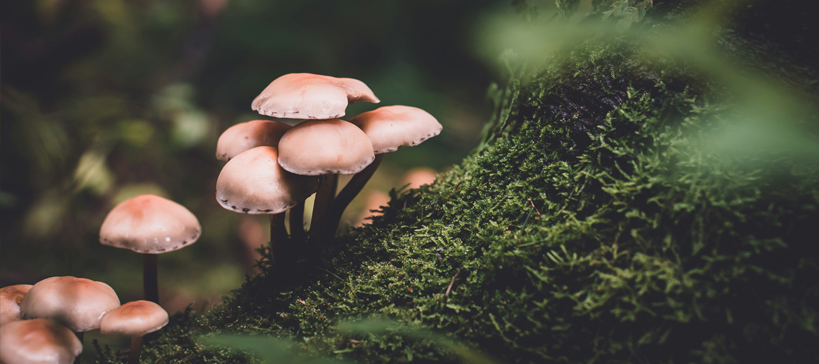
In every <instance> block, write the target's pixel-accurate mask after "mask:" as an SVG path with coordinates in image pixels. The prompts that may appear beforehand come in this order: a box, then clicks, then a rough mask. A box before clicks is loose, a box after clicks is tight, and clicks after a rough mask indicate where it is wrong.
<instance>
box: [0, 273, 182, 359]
mask: <svg viewBox="0 0 819 364" xmlns="http://www.w3.org/2000/svg"><path fill="white" fill-rule="evenodd" d="M135 307H136V308H135ZM0 317H2V321H1V322H0V363H5V364H23V363H25V364H31V363H66V364H67V363H71V362H73V361H74V360H75V358H76V357H77V356H79V355H80V353H82V339H83V333H85V332H86V331H90V330H96V329H101V331H102V333H103V334H109V333H121V334H126V335H130V336H132V344H131V350H130V354H129V355H130V358H129V363H138V362H139V352H140V348H141V343H142V335H144V334H146V333H149V332H153V331H156V330H158V329H160V328H162V327H163V326H165V324H167V323H168V313H167V312H165V310H163V309H162V308H161V307H159V305H157V304H155V303H151V302H146V301H137V302H129V303H126V304H125V305H122V306H120V301H119V297H118V296H117V294H116V292H114V290H113V289H112V288H111V287H110V286H109V285H107V284H105V283H103V282H96V281H92V280H90V279H85V278H76V277H51V278H46V279H44V280H42V281H40V282H37V284H35V285H33V286H31V285H16V286H9V287H4V288H2V289H0Z"/></svg>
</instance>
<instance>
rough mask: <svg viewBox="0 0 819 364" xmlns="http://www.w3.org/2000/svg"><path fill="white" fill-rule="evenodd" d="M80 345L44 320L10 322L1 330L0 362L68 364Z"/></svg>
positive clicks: (12, 363) (51, 322) (7, 363)
mask: <svg viewBox="0 0 819 364" xmlns="http://www.w3.org/2000/svg"><path fill="white" fill-rule="evenodd" d="M80 353H82V343H81V342H80V340H79V339H77V337H76V336H75V335H74V333H72V332H71V330H69V329H68V328H67V327H65V326H62V325H60V324H58V323H56V322H54V321H51V320H46V319H33V320H22V321H14V322H10V323H8V324H7V325H3V326H2V327H0V362H2V363H5V364H55V363H58V364H69V363H71V362H73V361H74V358H76V357H77V356H78V355H80Z"/></svg>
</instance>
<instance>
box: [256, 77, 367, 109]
mask: <svg viewBox="0 0 819 364" xmlns="http://www.w3.org/2000/svg"><path fill="white" fill-rule="evenodd" d="M359 101H365V102H373V103H378V102H380V101H379V100H378V98H377V97H375V94H373V92H372V90H370V88H369V87H367V85H365V84H364V82H361V81H359V80H356V79H352V78H336V77H330V76H322V75H315V74H312V73H290V74H286V75H284V76H281V77H279V78H277V79H275V80H273V82H271V83H270V85H268V86H267V88H265V89H264V91H262V93H261V94H259V96H257V97H256V99H255V100H253V103H252V104H251V108H252V109H253V110H256V111H258V112H259V114H262V115H268V116H273V117H277V118H289V119H332V118H340V117H342V116H344V112H345V110H346V109H347V105H348V104H354V103H356V102H359Z"/></svg>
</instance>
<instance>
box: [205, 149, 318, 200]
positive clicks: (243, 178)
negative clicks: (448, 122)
mask: <svg viewBox="0 0 819 364" xmlns="http://www.w3.org/2000/svg"><path fill="white" fill-rule="evenodd" d="M278 158H279V152H278V150H277V149H276V148H275V147H256V148H253V149H251V150H248V151H246V152H244V153H241V154H239V155H237V156H236V157H234V158H233V159H231V160H230V162H227V164H225V166H224V167H223V168H222V172H220V173H219V178H218V179H217V180H216V200H217V201H218V202H219V204H220V205H222V207H224V208H225V209H227V210H232V211H235V212H242V213H246V214H254V215H255V214H278V213H281V212H284V211H287V210H289V209H290V208H291V207H293V206H295V205H296V204H298V203H299V202H301V201H303V200H304V199H306V198H307V197H309V196H310V195H312V194H313V193H314V192H316V190H318V183H319V179H318V178H317V177H310V176H299V175H296V174H292V173H290V172H288V171H286V170H284V169H283V168H282V167H281V166H280V165H279V162H278Z"/></svg>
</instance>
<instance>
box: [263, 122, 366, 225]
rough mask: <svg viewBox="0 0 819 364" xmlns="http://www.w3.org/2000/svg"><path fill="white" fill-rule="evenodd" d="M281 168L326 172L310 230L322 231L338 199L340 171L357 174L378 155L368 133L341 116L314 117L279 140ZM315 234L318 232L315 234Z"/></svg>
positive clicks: (298, 171)
mask: <svg viewBox="0 0 819 364" xmlns="http://www.w3.org/2000/svg"><path fill="white" fill-rule="evenodd" d="M279 147H280V150H281V152H280V153H279V164H281V166H282V168H284V169H286V170H288V171H290V172H293V173H296V174H301V175H310V176H316V175H325V176H326V177H325V180H324V183H323V185H322V187H320V190H319V193H318V194H317V195H316V200H315V204H314V207H313V208H314V214H313V221H312V222H311V224H310V226H311V230H313V231H323V230H324V226H325V221H329V220H326V217H325V216H326V212H327V211H328V208H329V206H330V205H331V204H332V202H333V201H334V200H335V192H336V191H335V186H336V185H337V178H338V177H337V175H338V174H356V173H359V172H361V171H362V170H364V169H365V168H367V166H368V165H370V164H371V163H372V162H373V160H374V159H375V158H376V157H375V154H374V152H373V146H372V143H371V142H370V139H369V138H367V135H366V134H364V132H362V131H361V129H359V128H357V127H356V126H355V125H353V124H350V123H349V122H347V121H344V120H340V119H330V120H311V121H307V122H304V123H301V124H299V125H296V126H295V127H293V129H290V130H288V131H287V133H285V134H284V136H282V139H281V140H280V141H279ZM314 236H315V235H314Z"/></svg>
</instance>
